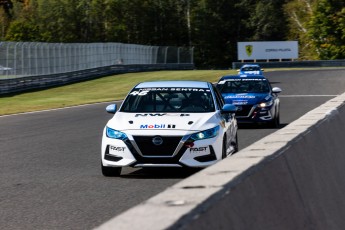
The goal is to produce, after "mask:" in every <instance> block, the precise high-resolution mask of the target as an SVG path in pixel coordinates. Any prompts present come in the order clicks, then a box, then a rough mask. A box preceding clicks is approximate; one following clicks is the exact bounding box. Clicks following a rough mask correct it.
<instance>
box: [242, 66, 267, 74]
mask: <svg viewBox="0 0 345 230" xmlns="http://www.w3.org/2000/svg"><path fill="white" fill-rule="evenodd" d="M263 71H264V70H263V69H261V67H260V66H259V65H258V64H245V65H243V66H242V67H241V68H240V69H239V70H238V74H239V75H241V74H257V75H262V74H263Z"/></svg>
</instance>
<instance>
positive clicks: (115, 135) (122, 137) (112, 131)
mask: <svg viewBox="0 0 345 230" xmlns="http://www.w3.org/2000/svg"><path fill="white" fill-rule="evenodd" d="M106 134H107V137H109V138H114V139H119V140H125V139H126V138H127V135H126V134H125V133H123V132H120V131H117V130H115V129H111V128H109V127H106Z"/></svg>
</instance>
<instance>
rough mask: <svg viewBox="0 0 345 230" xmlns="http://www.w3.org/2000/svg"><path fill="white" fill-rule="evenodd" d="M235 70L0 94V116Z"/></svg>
mask: <svg viewBox="0 0 345 230" xmlns="http://www.w3.org/2000/svg"><path fill="white" fill-rule="evenodd" d="M225 74H236V71H235V70H188V71H157V72H143V73H128V74H120V75H114V76H109V77H103V78H99V79H96V80H90V81H86V82H81V83H75V84H70V85H66V86H61V87H55V88H50V89H46V90H39V91H34V92H27V93H20V94H15V95H7V96H2V97H0V115H7V114H15V113H22V112H31V111H39V110H45V109H53V108H63V107H68V106H74V105H82V104H89V103H97V102H106V101H114V100H121V99H123V98H124V97H125V96H126V94H127V93H128V91H129V90H130V89H131V88H132V87H133V86H135V85H136V84H137V83H139V82H142V81H154V80H202V81H210V82H216V81H217V80H218V79H219V77H220V76H222V75H225Z"/></svg>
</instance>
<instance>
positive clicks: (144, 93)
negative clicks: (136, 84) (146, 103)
mask: <svg viewBox="0 0 345 230" xmlns="http://www.w3.org/2000/svg"><path fill="white" fill-rule="evenodd" d="M148 92H149V91H147V90H146V91H141V92H140V91H133V92H131V93H130V95H132V96H144V95H146V94H147V93H148Z"/></svg>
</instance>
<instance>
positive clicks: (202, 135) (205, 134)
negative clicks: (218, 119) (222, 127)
mask: <svg viewBox="0 0 345 230" xmlns="http://www.w3.org/2000/svg"><path fill="white" fill-rule="evenodd" d="M218 132H219V126H216V127H214V128H212V129H208V130H205V131H201V132H198V133H194V134H192V135H191V136H190V139H192V140H194V141H197V140H203V139H208V138H212V137H215V136H217V135H218Z"/></svg>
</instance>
